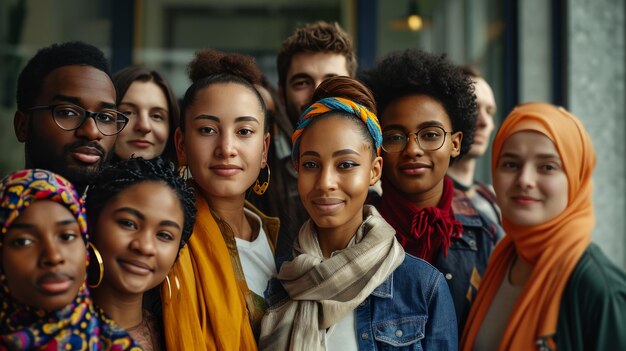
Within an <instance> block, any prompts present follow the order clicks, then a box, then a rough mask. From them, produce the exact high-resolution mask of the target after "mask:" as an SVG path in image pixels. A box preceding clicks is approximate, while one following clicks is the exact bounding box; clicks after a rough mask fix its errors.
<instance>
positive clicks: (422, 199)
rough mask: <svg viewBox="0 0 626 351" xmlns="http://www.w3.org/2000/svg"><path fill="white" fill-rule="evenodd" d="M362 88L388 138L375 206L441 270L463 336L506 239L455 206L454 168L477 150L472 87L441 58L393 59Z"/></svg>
mask: <svg viewBox="0 0 626 351" xmlns="http://www.w3.org/2000/svg"><path fill="white" fill-rule="evenodd" d="M363 78H364V81H365V82H366V83H367V84H368V85H369V86H370V88H371V89H372V91H373V92H374V95H375V96H376V100H377V101H376V103H377V104H378V106H379V111H380V113H379V117H380V124H381V127H382V130H383V143H382V149H383V153H382V155H381V156H382V158H383V164H384V167H383V175H382V180H381V182H382V184H381V185H382V196H381V197H380V198H376V199H374V200H373V203H374V205H375V206H376V207H377V209H378V210H379V211H380V213H381V215H382V216H383V217H384V218H385V220H387V222H389V224H391V225H392V226H393V227H394V229H395V230H396V237H397V238H398V240H399V241H400V243H402V246H403V247H404V249H405V251H406V252H407V253H410V254H412V255H414V256H417V257H419V258H422V259H424V260H426V261H428V262H430V263H431V264H432V265H434V266H435V267H436V268H437V269H439V270H440V271H441V272H442V273H443V275H444V277H445V278H446V281H447V283H448V287H449V288H450V292H451V294H452V299H453V301H454V305H455V309H456V314H457V321H458V327H459V330H462V328H463V325H464V322H465V319H466V318H467V314H468V312H469V309H470V306H471V303H472V301H473V298H474V296H475V294H476V291H477V290H478V287H479V285H480V280H481V275H482V274H483V272H484V271H485V269H486V267H487V261H488V260H489V256H490V255H491V252H492V250H493V248H494V246H495V244H496V242H497V240H498V238H499V237H500V236H501V235H502V233H501V232H499V231H498V229H496V226H495V225H491V223H490V222H488V220H487V219H483V218H482V217H481V216H479V215H478V214H477V213H472V212H468V209H471V207H470V206H467V205H466V204H465V205H464V204H463V203H461V201H457V200H453V194H454V191H455V190H454V186H453V183H452V180H451V179H450V178H448V177H446V172H447V170H448V166H449V165H450V163H452V162H454V160H455V159H457V158H459V157H461V156H463V155H464V154H465V153H466V152H467V150H468V149H469V147H470V145H471V144H472V136H473V134H474V129H475V121H476V111H475V110H476V109H475V107H476V98H475V96H474V94H473V88H472V82H471V80H470V79H469V78H468V77H467V76H465V74H464V73H463V72H462V71H461V69H460V68H459V67H457V66H455V65H453V64H452V63H450V62H449V61H448V60H447V59H446V58H445V57H444V56H435V55H431V54H428V53H425V52H422V51H419V50H406V51H403V52H396V53H392V54H390V55H389V56H387V57H386V58H384V59H383V60H382V61H381V62H379V64H378V65H377V66H376V67H375V68H374V69H373V70H371V71H369V72H366V73H365V75H364V77H363Z"/></svg>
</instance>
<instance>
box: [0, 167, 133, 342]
mask: <svg viewBox="0 0 626 351" xmlns="http://www.w3.org/2000/svg"><path fill="white" fill-rule="evenodd" d="M0 225H1V232H0V233H1V234H0V262H1V264H0V301H1V302H2V303H0V321H1V322H0V350H115V351H121V350H132V351H135V350H141V349H140V348H139V347H138V346H137V345H136V344H135V343H134V342H133V340H132V339H131V337H130V336H129V335H128V333H127V332H126V331H124V330H123V329H122V328H121V327H120V326H119V325H117V324H116V323H115V322H114V321H113V320H111V319H110V318H109V317H107V316H106V315H105V314H104V312H103V311H102V310H101V309H99V308H96V307H95V306H94V304H93V301H92V299H91V294H90V291H89V289H88V287H87V281H86V277H85V265H86V263H87V262H89V261H98V257H94V255H92V254H93V252H91V253H90V254H87V252H88V251H87V249H86V248H87V246H89V244H88V242H89V241H88V239H89V238H88V235H87V221H86V219H85V209H84V207H83V203H82V200H81V199H80V198H79V197H78V195H77V194H76V191H75V190H74V186H73V185H72V184H70V183H69V182H68V181H67V180H66V179H65V178H63V177H61V176H59V175H57V174H54V173H52V172H50V171H47V170H42V169H25V170H21V171H17V172H14V173H11V174H9V175H8V176H6V177H5V178H3V179H2V180H0Z"/></svg>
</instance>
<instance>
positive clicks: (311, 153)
mask: <svg viewBox="0 0 626 351" xmlns="http://www.w3.org/2000/svg"><path fill="white" fill-rule="evenodd" d="M344 155H357V156H360V155H361V154H360V153H358V152H357V151H355V150H352V149H343V150H338V151H335V152H333V154H332V157H339V156H344ZM302 156H313V157H320V154H319V153H318V152H316V151H305V152H303V153H302V154H301V155H300V157H302Z"/></svg>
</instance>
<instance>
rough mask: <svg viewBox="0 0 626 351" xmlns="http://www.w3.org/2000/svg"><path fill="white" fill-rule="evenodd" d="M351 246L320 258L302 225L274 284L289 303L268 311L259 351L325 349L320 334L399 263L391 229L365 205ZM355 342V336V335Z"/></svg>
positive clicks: (316, 245)
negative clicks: (279, 284)
mask: <svg viewBox="0 0 626 351" xmlns="http://www.w3.org/2000/svg"><path fill="white" fill-rule="evenodd" d="M363 212H364V213H363V214H364V217H365V220H364V221H363V223H362V224H361V226H360V227H359V229H358V230H357V232H356V234H355V238H354V239H353V240H352V243H351V244H349V245H348V247H347V248H346V249H344V250H341V251H339V252H337V253H335V254H334V255H333V256H332V257H331V258H328V259H324V258H323V255H322V251H321V249H320V247H319V243H318V241H317V234H316V233H315V229H314V225H313V222H312V221H311V220H309V221H307V222H306V223H305V224H304V225H303V226H302V229H300V233H299V235H298V238H297V239H296V242H295V243H294V256H295V258H294V259H293V261H291V262H286V263H284V264H283V265H282V267H281V269H280V273H279V274H278V279H279V280H280V281H281V282H282V284H283V286H284V287H285V290H287V293H288V294H289V297H290V298H289V300H287V301H286V302H284V303H280V304H278V305H276V306H272V307H270V308H269V309H268V310H267V311H266V314H265V317H264V318H263V321H262V323H261V338H260V344H259V346H260V348H261V349H264V350H325V345H324V340H325V338H324V333H325V332H326V329H327V328H329V327H331V326H332V325H334V324H336V323H337V322H338V321H339V320H340V319H342V318H343V317H345V316H346V315H347V314H348V313H351V312H352V311H353V310H354V309H355V308H356V307H357V306H358V304H360V303H361V302H363V301H364V300H365V299H366V298H367V297H368V296H369V295H370V294H371V293H372V291H373V290H374V289H376V287H378V286H379V285H380V284H382V283H383V282H384V281H385V280H386V279H387V278H388V277H389V275H390V274H391V273H392V272H393V271H394V270H395V269H396V268H397V267H398V266H399V265H400V264H401V263H402V261H403V260H404V250H403V249H402V246H401V245H400V243H398V241H397V240H396V239H395V230H394V229H393V228H392V227H391V226H390V225H389V224H387V222H385V220H384V219H383V218H382V217H381V216H380V214H379V213H378V211H377V210H376V209H375V208H374V207H373V206H369V205H366V206H365V207H364V210H363ZM355 337H356V336H355Z"/></svg>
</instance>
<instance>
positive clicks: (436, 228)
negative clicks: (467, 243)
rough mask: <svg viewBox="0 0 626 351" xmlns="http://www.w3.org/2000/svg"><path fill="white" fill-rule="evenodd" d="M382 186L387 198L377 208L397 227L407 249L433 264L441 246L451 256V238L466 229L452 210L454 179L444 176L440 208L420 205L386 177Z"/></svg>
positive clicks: (397, 235)
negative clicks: (406, 196)
mask: <svg viewBox="0 0 626 351" xmlns="http://www.w3.org/2000/svg"><path fill="white" fill-rule="evenodd" d="M382 188H383V197H382V200H381V201H380V202H379V204H378V206H377V209H378V211H379V212H380V214H381V215H382V216H383V217H384V218H385V220H387V222H388V223H389V224H391V226H392V227H393V228H394V229H395V230H396V238H397V239H398V241H400V243H401V244H402V247H404V249H405V250H406V252H408V253H410V254H411V255H413V256H416V257H419V258H422V259H424V260H426V261H428V262H430V263H431V264H432V263H434V262H435V260H436V259H437V254H438V253H439V251H440V249H441V250H443V254H444V256H447V255H448V248H449V247H450V241H451V238H460V237H461V232H462V231H463V225H462V224H461V222H459V221H457V220H456V219H455V218H454V212H453V211H452V197H453V194H454V186H453V184H452V180H450V178H448V177H445V178H444V179H443V194H442V195H441V199H440V200H439V204H437V207H426V208H419V207H417V205H415V204H414V203H412V202H411V201H409V200H407V199H405V198H404V197H403V196H402V194H401V193H400V192H398V190H397V189H396V188H395V187H394V186H393V185H391V184H390V183H389V182H387V181H385V180H383V182H382Z"/></svg>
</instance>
